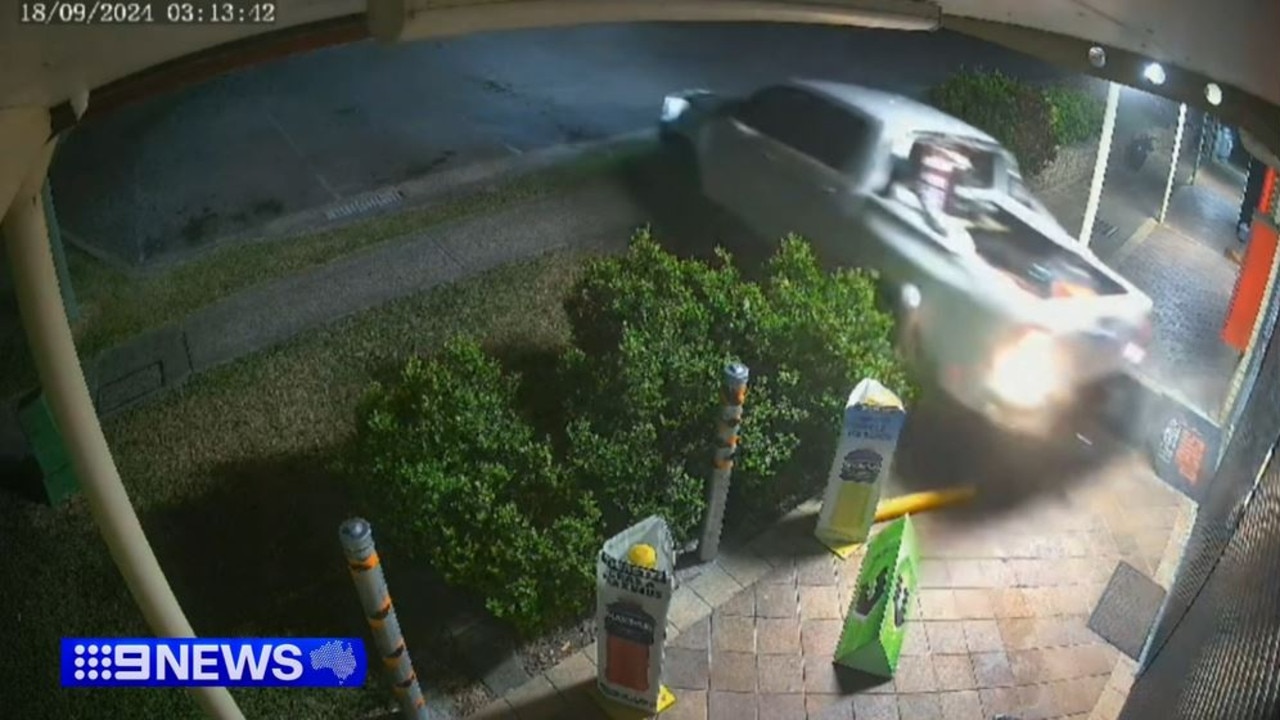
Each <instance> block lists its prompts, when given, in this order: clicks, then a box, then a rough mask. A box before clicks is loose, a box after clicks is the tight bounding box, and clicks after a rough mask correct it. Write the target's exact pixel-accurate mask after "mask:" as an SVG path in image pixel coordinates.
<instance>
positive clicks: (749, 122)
mask: <svg viewBox="0 0 1280 720" xmlns="http://www.w3.org/2000/svg"><path fill="white" fill-rule="evenodd" d="M793 93H794V91H793V90H792V89H791V88H787V87H782V86H777V87H768V88H765V89H763V90H761V91H759V92H757V93H756V94H754V95H752V96H751V97H749V98H747V100H746V102H744V103H742V105H741V106H739V107H738V109H737V110H736V111H735V112H734V118H735V119H736V120H737V121H738V122H740V123H742V124H743V125H746V126H747V127H749V128H751V129H752V130H755V131H756V132H758V133H760V134H762V135H766V136H768V137H770V138H773V139H774V140H777V141H778V142H781V143H784V144H787V145H791V144H792V143H793V142H794V137H793V135H794V127H793V126H792V118H793V115H794V112H795V108H794V105H795V102H794V100H795V97H794V94H793Z"/></svg>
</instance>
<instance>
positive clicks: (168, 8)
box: [165, 0, 277, 25]
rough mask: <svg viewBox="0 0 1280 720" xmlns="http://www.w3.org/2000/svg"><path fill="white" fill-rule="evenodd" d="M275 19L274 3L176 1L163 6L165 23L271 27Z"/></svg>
mask: <svg viewBox="0 0 1280 720" xmlns="http://www.w3.org/2000/svg"><path fill="white" fill-rule="evenodd" d="M276 18H277V10H276V3H275V2H258V1H254V2H243V1H242V2H225V1H224V2H196V1H193V0H177V1H175V2H167V3H166V4H165V21H166V22H170V23H176V24H184V25H185V24H204V23H208V24H211V25H212V24H244V25H271V24H274V23H275V22H276Z"/></svg>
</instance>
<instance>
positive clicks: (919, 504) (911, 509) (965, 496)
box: [876, 486, 978, 522]
mask: <svg viewBox="0 0 1280 720" xmlns="http://www.w3.org/2000/svg"><path fill="white" fill-rule="evenodd" d="M977 494H978V491H977V489H976V488H974V487H971V486H970V487H962V488H953V489H950V490H930V491H928V492H918V493H911V494H910V495H899V496H898V497H896V498H889V499H888V500H882V501H880V504H879V505H878V506H876V522H885V521H886V520H895V519H897V518H900V517H902V516H903V515H915V514H916V513H922V512H928V511H929V510H938V509H941V508H945V507H950V506H952V505H959V504H961V503H965V502H968V501H970V500H972V499H973V497H974V496H975V495H977Z"/></svg>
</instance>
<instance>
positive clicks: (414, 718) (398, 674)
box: [338, 518, 431, 720]
mask: <svg viewBox="0 0 1280 720" xmlns="http://www.w3.org/2000/svg"><path fill="white" fill-rule="evenodd" d="M338 539H339V540H341V541H342V551H343V552H344V553H345V554H346V556H347V568H348V569H349V570H350V571H351V579H352V580H353V581H355V584H356V593H357V594H358V595H359V596H360V606H361V607H363V608H364V614H365V618H366V619H367V620H368V621H369V629H370V630H372V631H373V642H374V646H375V647H377V648H378V653H379V655H381V656H382V664H383V666H385V667H386V670H387V672H388V674H390V676H391V682H392V686H391V687H392V691H394V692H395V695H396V700H397V702H399V703H400V710H401V712H402V713H403V715H404V717H405V718H408V719H409V720H429V718H430V717H431V716H430V714H429V713H428V712H427V702H426V698H424V697H423V695H422V688H421V687H420V686H419V685H418V676H417V674H416V673H414V671H413V661H412V660H411V659H410V658H409V650H408V648H407V647H405V644H404V637H403V635H402V634H401V632H400V621H399V620H398V619H397V618H396V609H395V607H394V606H393V605H392V604H391V594H390V593H389V592H388V591H387V579H386V576H385V575H383V573H382V564H381V562H380V561H379V560H378V551H377V549H376V548H375V547H374V545H373V528H371V527H370V526H369V523H368V521H366V520H364V519H363V518H351V519H350V520H347V521H346V522H344V523H342V526H341V527H340V528H339V529H338Z"/></svg>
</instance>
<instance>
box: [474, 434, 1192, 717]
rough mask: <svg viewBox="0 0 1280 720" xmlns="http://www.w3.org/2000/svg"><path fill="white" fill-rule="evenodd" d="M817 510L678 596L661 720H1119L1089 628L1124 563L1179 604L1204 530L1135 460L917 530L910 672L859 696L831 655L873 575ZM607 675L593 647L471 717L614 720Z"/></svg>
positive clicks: (904, 664)
mask: <svg viewBox="0 0 1280 720" xmlns="http://www.w3.org/2000/svg"><path fill="white" fill-rule="evenodd" d="M889 492H890V494H893V493H894V492H895V491H894V490H893V489H890V490H889ZM1136 507H1140V508H1143V511H1142V512H1134V511H1133V509H1134V508H1136ZM817 510H818V505H817V504H816V503H812V502H811V503H807V504H806V505H804V506H802V507H801V508H799V509H797V510H796V511H795V512H793V513H791V514H790V515H789V516H787V517H786V518H784V519H783V521H782V522H780V523H779V524H778V525H777V526H776V527H774V528H773V529H771V530H770V531H768V532H767V533H765V534H764V535H763V536H761V537H760V538H757V539H756V540H755V541H753V542H752V543H750V544H749V545H748V546H747V547H745V548H738V549H727V550H725V551H724V553H723V555H722V557H721V558H720V559H719V560H718V561H717V562H715V563H712V564H709V565H704V566H701V567H699V568H695V569H693V570H692V571H691V572H689V573H688V574H687V576H686V577H684V578H683V582H682V585H681V587H680V589H679V590H678V591H677V593H676V598H675V601H674V603H673V606H672V609H671V612H670V617H669V626H668V627H669V629H668V632H669V636H668V637H669V639H668V642H667V645H666V671H665V678H664V680H665V683H666V684H667V685H668V686H669V687H671V688H672V689H673V691H674V692H675V693H676V695H677V698H678V700H677V702H676V704H675V706H674V707H672V708H671V709H670V710H668V711H667V712H666V713H664V714H662V715H661V716H660V717H662V718H663V719H664V720H706V719H708V718H710V719H712V720H718V719H724V720H772V719H774V718H777V719H778V720H801V719H803V718H806V717H807V718H811V719H819V718H820V719H821V720H837V719H838V720H852V719H853V718H857V719H858V720H898V719H899V718H901V720H985V719H987V718H990V717H992V716H993V715H995V714H997V713H1011V714H1013V715H1015V716H1017V717H1019V718H1022V719H1023V720H1036V719H1048V718H1071V719H1073V720H1085V719H1092V720H1113V719H1114V718H1115V717H1117V715H1118V713H1119V710H1120V708H1121V706H1122V705H1123V702H1124V698H1125V697H1126V694H1127V692H1128V689H1129V686H1130V684H1131V682H1132V675H1133V672H1134V669H1135V664H1134V663H1133V661H1131V660H1129V659H1128V658H1126V657H1124V656H1122V655H1121V654H1120V653H1119V652H1118V651H1116V650H1115V649H1113V648H1112V647H1111V646H1110V645H1107V644H1106V643H1105V642H1103V641H1102V640H1101V639H1100V638H1099V637H1098V636H1096V635H1094V634H1093V632H1092V631H1091V630H1089V629H1088V628H1087V626H1086V623H1087V621H1088V615H1089V613H1090V612H1091V611H1092V608H1093V606H1094V604H1095V603H1096V602H1097V600H1098V598H1099V597H1100V595H1101V593H1102V590H1103V587H1104V585H1105V583H1106V582H1107V580H1108V579H1109V577H1110V575H1111V573H1112V572H1113V571H1114V569H1115V567H1116V564H1117V563H1118V562H1119V561H1120V560H1125V561H1127V562H1129V563H1131V564H1133V565H1135V567H1137V568H1138V569H1140V570H1142V571H1143V572H1145V573H1149V574H1151V575H1153V576H1154V577H1155V578H1156V580H1157V581H1158V582H1160V583H1161V584H1163V585H1164V586H1165V587H1166V588H1167V587H1168V585H1169V583H1170V581H1171V579H1172V575H1173V572H1174V570H1175V568H1176V562H1177V559H1178V557H1179V555H1180V554H1181V551H1182V546H1183V545H1184V543H1185V539H1186V535H1187V532H1188V531H1189V528H1190V527H1191V523H1192V520H1193V514H1194V510H1193V507H1192V505H1191V503H1190V502H1189V501H1187V500H1186V499H1185V498H1184V497H1182V496H1181V495H1179V494H1177V493H1176V492H1174V491H1173V490H1171V489H1169V488H1168V487H1167V486H1166V485H1164V484H1163V483H1161V482H1160V481H1159V480H1158V479H1156V478H1155V477H1153V476H1152V475H1151V473H1150V471H1149V470H1147V469H1146V468H1145V465H1144V464H1143V463H1142V461H1141V460H1140V459H1139V458H1136V457H1133V456H1123V457H1121V458H1119V459H1117V460H1116V461H1114V462H1113V463H1111V464H1109V465H1107V466H1105V467H1104V468H1102V469H1100V470H1098V471H1096V472H1095V473H1093V474H1092V475H1090V476H1089V477H1088V478H1085V479H1083V480H1082V481H1081V482H1079V483H1076V484H1074V485H1072V489H1071V490H1070V491H1068V492H1065V493H1063V494H1062V495H1061V496H1059V497H1053V498H1050V497H1043V498H1040V499H1038V500H1036V501H1035V502H1034V503H1032V504H1030V505H1028V506H1024V507H1022V508H1020V509H1019V510H1018V511H1017V512H1016V514H1010V515H1006V516H1003V517H992V518H988V519H987V520H986V521H984V522H982V523H980V524H969V525H962V524H958V523H957V522H953V521H950V520H949V519H948V518H947V517H945V516H944V515H942V514H933V515H922V516H919V517H917V518H915V522H916V523H917V529H918V531H919V536H920V542H921V546H922V556H923V560H922V567H921V570H922V572H921V575H922V577H921V582H920V584H921V589H920V592H919V598H918V601H917V602H916V603H915V604H914V606H913V608H914V613H913V618H912V622H911V623H910V624H909V625H908V635H907V644H906V646H905V649H904V651H903V652H904V655H903V657H902V659H901V662H900V664H899V667H898V670H897V673H896V675H895V677H894V678H893V679H892V680H888V681H885V682H883V683H882V684H880V685H878V686H875V687H869V688H867V687H863V688H861V689H855V688H853V687H852V686H851V685H850V681H851V680H852V678H850V677H848V676H846V675H845V674H844V673H843V671H839V672H838V671H837V670H836V669H835V667H834V665H833V663H832V653H833V651H834V648H835V645H836V642H837V640H838V638H839V633H840V627H841V618H842V617H843V615H844V611H845V609H846V608H847V606H848V604H849V601H850V592H851V588H852V586H853V584H854V581H855V578H856V574H857V570H858V567H859V564H860V562H861V557H860V556H858V555H855V556H854V557H853V558H851V559H850V560H848V561H839V560H838V559H836V558H834V556H832V555H830V554H829V553H828V552H826V551H825V549H824V548H822V547H821V546H820V545H818V543H817V542H816V541H815V540H813V539H812V537H811V533H812V529H813V523H814V521H815V518H816V513H817ZM595 674H596V668H595V647H594V646H589V647H587V648H585V649H583V650H582V651H581V652H579V653H577V654H575V655H573V656H572V657H570V658H569V659H568V660H566V661H565V662H563V663H561V664H560V665H559V666H557V667H555V668H553V669H552V670H550V671H548V672H547V673H545V674H544V675H543V676H541V677H538V678H535V679H534V680H533V681H531V682H530V683H528V684H527V685H525V686H523V687H521V688H518V689H516V690H515V691H513V692H511V693H509V694H508V695H507V696H506V697H504V698H501V699H499V700H497V701H495V702H494V703H493V704H491V705H490V706H488V707H486V708H484V709H483V710H481V711H480V712H478V713H477V714H475V715H473V716H472V717H474V718H486V719H496V718H503V719H509V718H518V719H519V720H544V719H550V718H575V719H576V718H583V719H584V720H587V719H591V718H604V717H606V715H605V714H604V713H603V712H602V711H601V710H600V709H599V708H598V706H596V704H595V703H594V702H593V700H592V699H591V697H590V692H591V688H592V686H593V683H594V682H595Z"/></svg>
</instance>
